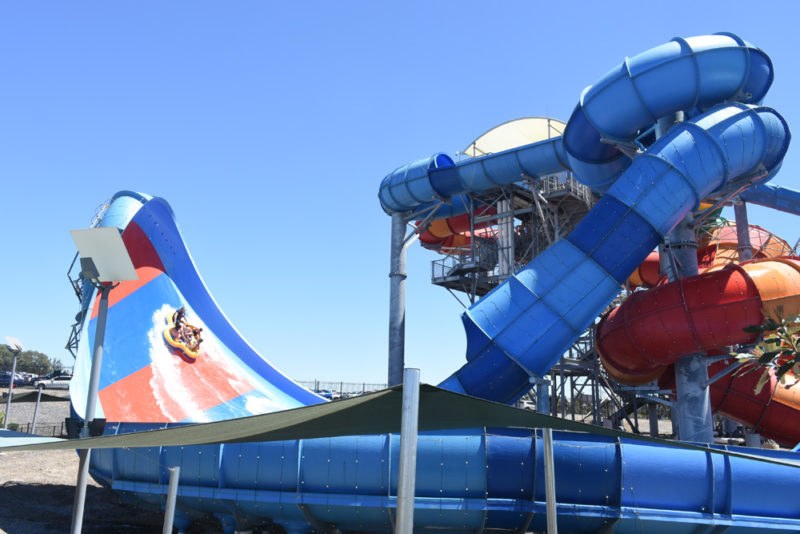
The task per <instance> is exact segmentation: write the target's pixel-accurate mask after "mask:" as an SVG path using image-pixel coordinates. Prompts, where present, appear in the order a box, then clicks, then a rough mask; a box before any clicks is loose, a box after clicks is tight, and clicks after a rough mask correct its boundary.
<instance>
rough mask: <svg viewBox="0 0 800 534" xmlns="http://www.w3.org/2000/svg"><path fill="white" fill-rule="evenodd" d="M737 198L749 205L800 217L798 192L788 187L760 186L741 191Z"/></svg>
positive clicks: (799, 196) (799, 193)
mask: <svg viewBox="0 0 800 534" xmlns="http://www.w3.org/2000/svg"><path fill="white" fill-rule="evenodd" d="M739 196H740V198H741V199H742V200H744V201H745V202H750V203H751V204H757V205H759V206H764V207H766V208H772V209H774V210H778V211H783V212H786V213H791V214H792V215H800V191H796V190H794V189H789V188H788V187H781V186H776V185H771V184H761V185H757V186H756V187H753V188H751V189H746V190H745V191H742V193H741V194H740V195H739Z"/></svg>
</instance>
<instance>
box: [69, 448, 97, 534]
mask: <svg viewBox="0 0 800 534" xmlns="http://www.w3.org/2000/svg"><path fill="white" fill-rule="evenodd" d="M78 455H79V458H80V460H79V462H78V483H77V484H76V485H75V500H74V502H73V503H72V526H71V527H70V532H71V533H72V534H80V532H81V530H82V529H83V505H84V503H85V502H86V481H87V480H88V478H89V460H90V459H91V455H92V450H91V449H81V450H80V451H78Z"/></svg>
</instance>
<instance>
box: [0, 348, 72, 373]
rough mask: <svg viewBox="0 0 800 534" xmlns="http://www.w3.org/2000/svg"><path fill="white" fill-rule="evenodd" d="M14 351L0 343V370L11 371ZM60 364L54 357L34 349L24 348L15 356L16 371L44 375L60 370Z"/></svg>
mask: <svg viewBox="0 0 800 534" xmlns="http://www.w3.org/2000/svg"><path fill="white" fill-rule="evenodd" d="M13 360H14V353H13V352H12V351H11V350H9V348H8V347H7V346H6V345H0V370H2V371H11V366H12V363H13ZM61 368H62V364H61V362H60V361H59V360H56V359H55V358H50V357H49V356H47V354H44V353H42V352H39V351H36V350H24V351H22V352H20V353H19V355H18V356H17V372H18V373H32V374H35V375H44V374H47V373H50V372H52V371H58V370H61Z"/></svg>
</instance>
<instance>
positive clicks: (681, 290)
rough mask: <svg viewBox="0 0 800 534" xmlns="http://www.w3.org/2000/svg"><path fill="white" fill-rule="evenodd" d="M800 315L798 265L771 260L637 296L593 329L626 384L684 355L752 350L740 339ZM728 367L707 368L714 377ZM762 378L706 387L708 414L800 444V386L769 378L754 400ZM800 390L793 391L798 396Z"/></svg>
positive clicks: (608, 364) (611, 368)
mask: <svg viewBox="0 0 800 534" xmlns="http://www.w3.org/2000/svg"><path fill="white" fill-rule="evenodd" d="M799 313H800V259H798V258H794V257H781V258H770V259H765V260H757V261H752V262H748V263H743V264H741V265H735V264H730V265H728V266H726V267H724V268H723V269H721V270H717V271H712V272H708V273H704V274H701V275H698V276H695V277H692V278H688V279H684V280H679V281H676V282H672V283H669V284H665V285H662V286H658V287H655V288H653V289H649V290H646V291H636V292H634V293H633V294H632V295H631V296H630V297H629V298H628V299H627V300H626V301H625V302H624V303H623V304H622V305H620V306H619V307H617V308H615V309H614V310H612V311H611V312H610V313H609V314H608V315H606V316H605V317H603V319H602V320H601V321H600V323H599V324H598V326H597V349H598V352H599V353H600V355H601V360H602V362H603V365H604V366H605V368H606V370H607V371H608V373H609V374H610V375H611V376H613V377H614V378H615V379H616V380H618V381H620V382H623V383H626V384H642V383H645V382H649V381H651V380H654V379H655V378H657V377H658V376H659V375H661V374H662V373H663V372H664V370H665V369H666V368H667V367H669V366H670V365H672V364H673V363H674V362H675V361H677V360H678V359H679V358H680V357H682V356H685V355H687V354H697V353H706V354H708V353H715V352H716V353H720V351H723V353H725V352H727V350H728V347H730V346H731V345H747V344H751V343H755V342H756V341H757V339H758V336H757V334H752V333H748V332H745V331H744V330H743V329H744V328H745V327H747V326H750V325H757V324H762V323H763V322H764V319H765V314H767V315H769V316H773V317H775V316H776V315H777V314H781V315H783V316H788V315H794V314H799ZM730 363H732V362H731V361H726V362H717V363H715V364H714V365H712V366H711V367H710V370H709V373H710V374H711V375H712V376H713V375H714V374H716V373H717V372H719V371H721V370H722V369H724V368H725V366H726V365H729V364H730ZM759 374H760V373H758V372H754V373H749V374H746V375H744V376H743V377H739V378H733V377H732V376H731V375H727V376H726V377H724V378H723V379H720V380H718V381H716V382H715V383H714V384H713V385H712V387H711V396H712V408H714V409H715V410H716V411H717V412H718V413H721V414H723V415H726V416H728V417H730V418H732V419H735V420H737V421H739V422H741V423H742V424H744V425H746V426H748V427H750V428H756V429H757V430H758V431H759V432H760V433H761V434H763V435H765V436H768V437H772V438H773V439H776V440H777V441H779V442H781V443H783V444H789V445H794V444H795V443H797V442H798V441H800V386H798V387H797V388H790V389H787V388H785V387H783V386H781V385H779V384H777V382H776V380H774V377H773V379H772V380H771V381H770V384H769V386H768V387H767V386H765V388H764V390H763V391H762V393H761V394H760V395H754V393H753V392H754V388H755V381H756V380H757V379H758V376H759ZM795 390H797V391H795Z"/></svg>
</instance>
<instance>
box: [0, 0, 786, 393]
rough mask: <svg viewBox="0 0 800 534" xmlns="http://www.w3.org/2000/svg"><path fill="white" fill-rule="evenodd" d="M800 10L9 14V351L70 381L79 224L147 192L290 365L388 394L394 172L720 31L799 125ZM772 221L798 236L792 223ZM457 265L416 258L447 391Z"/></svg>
mask: <svg viewBox="0 0 800 534" xmlns="http://www.w3.org/2000/svg"><path fill="white" fill-rule="evenodd" d="M799 15H800V4H798V3H795V2H790V1H788V0H787V1H783V2H761V3H756V4H754V3H752V2H741V1H726V2H724V3H722V2H714V3H712V2H698V1H696V0H695V1H691V2H686V1H678V2H668V3H666V2H641V1H639V2H610V1H609V2H588V1H587V2H577V1H576V2H541V1H528V2H485V1H484V2H398V3H388V2H360V3H357V2H322V1H320V2H248V1H242V2H215V3H211V2H186V1H184V2H177V1H176V2H135V3H131V2H128V3H121V2H81V3H79V4H75V3H69V4H67V3H62V2H51V3H47V2H43V3H36V4H35V5H34V4H31V3H16V4H5V5H4V6H3V7H2V8H0V50H2V55H0V76H2V80H3V82H2V84H0V108H1V109H2V112H1V113H0V183H2V184H3V189H2V191H3V204H2V210H0V228H2V234H0V235H2V238H3V239H2V244H3V250H4V254H3V261H2V264H0V284H2V286H1V287H2V292H1V293H0V294H1V295H2V303H3V305H2V307H0V334H2V335H12V336H15V337H19V338H20V339H21V340H22V341H23V342H24V343H25V345H26V346H27V347H28V348H31V349H35V350H39V351H42V352H45V353H47V354H48V355H50V356H55V357H59V358H60V359H61V360H62V361H64V362H65V364H66V365H71V357H70V356H69V355H68V354H67V353H66V351H65V350H64V349H63V346H64V344H65V342H66V340H67V336H68V333H69V326H70V324H71V322H72V318H73V317H74V315H75V313H76V312H77V311H78V302H77V300H76V299H75V297H74V296H73V295H72V293H71V290H70V287H69V285H68V283H67V278H66V271H67V267H68V266H69V263H70V261H71V260H72V257H73V254H74V252H75V249H74V246H73V243H72V241H71V239H70V236H69V233H68V230H70V229H74V228H82V227H86V226H87V225H88V224H89V222H90V220H91V218H92V215H93V213H94V211H95V208H96V207H97V206H98V205H99V204H101V203H102V202H103V201H105V200H106V199H108V198H109V197H110V196H111V195H112V194H114V193H115V192H116V191H118V190H120V189H133V190H137V191H141V192H145V193H149V194H152V195H156V196H161V197H164V198H166V199H167V200H168V201H169V202H170V203H171V205H172V207H173V209H174V211H175V213H176V215H177V219H178V224H179V226H180V227H181V230H182V232H183V235H184V238H185V240H186V242H187V244H188V247H189V250H190V251H191V252H192V255H193V257H194V259H195V262H196V264H197V266H198V269H199V271H200V272H201V274H202V276H203V277H204V279H205V281H206V283H207V285H208V287H209V288H210V289H211V291H212V293H213V294H214V296H215V298H216V299H217V301H218V302H219V304H220V306H221V307H222V309H223V310H224V311H225V312H226V314H227V315H228V316H229V317H230V318H231V320H232V321H233V323H234V324H235V325H236V326H237V328H238V329H239V330H240V332H242V334H243V335H244V336H245V337H246V338H247V339H248V340H249V341H250V342H251V344H252V345H254V346H255V347H256V348H257V349H258V350H259V351H260V352H261V353H262V354H264V355H265V356H266V358H267V359H269V360H270V361H271V362H272V363H274V364H275V365H276V366H277V367H278V368H280V369H282V370H283V371H284V372H286V373H287V374H288V375H289V376H291V377H293V378H296V379H313V378H320V379H332V380H352V381H377V382H382V381H384V380H385V376H386V358H387V356H386V354H387V340H386V338H387V323H388V291H389V281H388V277H387V274H388V270H389V227H390V225H389V217H387V216H386V215H385V214H384V213H383V212H382V211H381V209H380V206H379V204H378V200H377V197H376V194H377V189H378V184H379V182H380V180H381V178H382V177H383V176H384V175H385V174H386V173H388V172H389V171H391V170H392V169H394V168H395V167H397V166H399V165H402V164H404V163H406V162H408V161H411V160H414V159H417V158H420V157H423V156H427V155H430V154H431V153H434V152H447V153H449V154H451V155H452V154H453V153H454V152H456V151H457V150H460V149H463V148H464V147H465V146H466V145H467V144H468V143H469V142H471V141H472V140H473V139H474V138H475V137H477V136H478V135H480V134H481V133H483V132H484V131H486V130H488V129H490V128H491V127H493V126H495V125H497V124H499V123H501V122H504V121H507V120H510V119H514V118H518V117H523V116H532V115H544V116H552V117H556V118H560V119H562V120H566V119H567V118H568V117H569V115H570V112H571V111H572V108H573V107H574V105H575V103H576V102H577V99H578V97H579V95H580V92H581V90H582V89H583V88H584V87H585V86H587V85H590V84H592V83H593V82H594V81H596V80H597V79H598V78H599V77H600V76H601V75H603V74H604V73H605V72H606V71H608V70H609V69H611V68H612V67H614V66H615V65H616V64H618V63H619V62H620V61H621V60H622V59H623V58H624V57H625V56H632V55H635V54H637V53H639V52H641V51H644V50H646V49H648V48H651V47H653V46H656V45H658V44H661V43H662V42H665V41H667V40H669V39H670V38H672V37H674V36H691V35H698V34H705V33H713V32H717V31H730V32H735V33H737V34H739V35H740V36H741V37H743V38H744V39H746V40H748V41H750V42H752V43H753V44H755V45H756V46H759V47H761V48H763V49H764V50H765V51H766V52H767V53H768V54H769V55H770V56H771V58H772V60H773V63H774V65H775V71H776V76H775V83H774V84H773V87H772V90H771V92H770V94H769V95H768V97H767V100H766V102H765V104H766V105H770V106H772V107H775V108H776V109H777V110H778V111H779V112H780V113H781V114H783V116H784V117H785V118H786V119H787V121H788V122H789V124H790V126H793V127H795V128H796V129H798V128H799V127H798V125H800V105H798V103H797V102H798V100H799V99H800V97H798V94H800V92H798V87H800V60H799V59H798V50H800V48H798V45H797V39H798V29H797V21H798V20H799V19H800V17H799ZM798 131H800V129H798ZM796 144H797V140H795V145H796ZM798 171H800V150H798V149H797V147H796V146H795V147H791V148H790V151H789V155H788V157H787V158H786V161H785V163H784V166H783V170H782V171H781V173H780V174H779V176H778V177H777V178H776V180H775V182H774V183H779V184H781V185H785V186H788V187H793V188H795V189H800V180H798ZM750 220H751V222H752V223H755V224H760V225H762V226H764V227H766V228H767V229H769V230H772V231H774V232H777V233H779V234H780V235H782V236H783V237H784V238H785V239H787V240H788V241H789V242H790V244H792V245H793V244H794V243H795V241H796V240H797V239H798V237H800V228H798V225H797V220H796V218H794V217H790V216H786V215H781V214H775V213H770V212H767V211H765V210H759V209H755V208H753V209H751V212H750ZM435 258H436V255H435V254H433V253H431V252H429V251H424V250H421V249H419V247H416V246H415V247H413V249H412V250H411V252H410V254H409V259H408V273H409V279H408V297H407V300H408V319H407V326H406V333H407V356H406V363H407V365H409V366H415V367H419V368H421V370H422V379H423V381H426V382H429V383H436V382H438V381H440V380H441V379H443V378H445V377H446V376H447V375H449V374H450V373H451V372H452V371H453V370H455V369H456V368H458V367H459V366H460V365H461V364H462V363H463V361H464V348H465V342H464V335H463V331H462V328H461V321H460V319H459V314H460V311H461V307H460V305H459V304H458V303H457V302H456V301H455V299H453V297H452V296H450V295H449V294H448V293H447V292H446V291H445V290H443V289H441V288H438V287H435V286H432V285H431V284H430V281H429V276H430V261H431V260H433V259H435Z"/></svg>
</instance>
